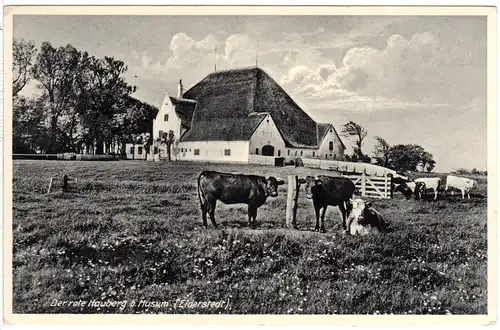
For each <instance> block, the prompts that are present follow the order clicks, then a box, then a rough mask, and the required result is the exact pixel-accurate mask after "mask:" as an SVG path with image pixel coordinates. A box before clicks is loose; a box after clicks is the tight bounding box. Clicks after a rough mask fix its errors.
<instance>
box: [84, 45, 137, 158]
mask: <svg viewBox="0 0 500 330" xmlns="http://www.w3.org/2000/svg"><path fill="white" fill-rule="evenodd" d="M80 67H81V70H80V72H79V75H78V78H77V79H76V85H77V87H76V95H77V100H78V101H77V106H76V107H77V109H78V112H79V113H80V116H81V117H82V125H83V126H84V127H85V129H86V134H85V137H84V139H85V141H86V142H87V143H90V144H96V145H97V148H96V153H102V151H103V146H104V144H107V145H108V144H111V143H112V141H113V137H114V135H113V132H114V131H116V128H117V124H116V116H115V114H116V112H117V109H116V107H117V105H118V104H119V103H120V101H121V100H123V99H124V98H126V97H128V96H129V95H130V94H132V93H134V92H135V91H136V89H137V88H136V87H135V86H131V85H129V84H127V82H126V81H125V79H124V77H123V75H124V74H125V72H126V71H127V66H126V65H125V63H124V62H122V61H119V60H115V59H114V58H113V57H104V59H98V58H96V57H94V56H89V55H88V54H87V53H84V54H83V56H82V58H81V64H80Z"/></svg>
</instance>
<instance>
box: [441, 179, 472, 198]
mask: <svg viewBox="0 0 500 330" xmlns="http://www.w3.org/2000/svg"><path fill="white" fill-rule="evenodd" d="M476 187H477V181H476V180H472V179H468V178H462V177H459V176H454V175H448V176H447V177H446V189H445V190H446V191H448V189H449V188H455V189H458V190H460V191H461V192H462V199H464V198H465V195H467V196H468V198H469V199H470V192H471V190H472V189H475V188H476ZM451 194H452V195H453V190H452V191H451Z"/></svg>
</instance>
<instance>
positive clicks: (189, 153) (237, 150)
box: [177, 141, 249, 163]
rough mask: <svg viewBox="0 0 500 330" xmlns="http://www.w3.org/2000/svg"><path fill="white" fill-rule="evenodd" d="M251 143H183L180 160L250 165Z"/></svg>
mask: <svg viewBox="0 0 500 330" xmlns="http://www.w3.org/2000/svg"><path fill="white" fill-rule="evenodd" d="M248 147H249V141H193V142H181V143H179V146H178V148H179V149H180V151H179V153H178V154H177V159H178V160H190V161H208V162H224V163H225V162H230V163H248Z"/></svg>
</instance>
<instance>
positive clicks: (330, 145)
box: [329, 141, 333, 150]
mask: <svg viewBox="0 0 500 330" xmlns="http://www.w3.org/2000/svg"><path fill="white" fill-rule="evenodd" d="M329 149H330V150H333V142H332V141H330V142H329Z"/></svg>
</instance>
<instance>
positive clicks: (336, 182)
mask: <svg viewBox="0 0 500 330" xmlns="http://www.w3.org/2000/svg"><path fill="white" fill-rule="evenodd" d="M305 181H306V182H305V183H306V184H305V190H306V198H312V200H313V205H314V211H315V213H316V227H315V228H314V230H315V231H319V230H320V226H319V211H320V210H321V209H322V212H321V232H323V233H324V232H326V230H325V214H326V209H327V208H328V205H331V206H338V207H339V209H340V212H341V213H342V227H343V228H344V230H346V229H347V225H346V219H347V216H348V215H349V213H350V210H351V205H350V202H349V201H350V200H351V199H352V196H353V193H354V190H355V189H356V188H355V186H354V183H353V182H352V181H351V180H349V179H348V178H341V177H331V176H326V175H320V176H317V177H313V176H307V177H306V180H305Z"/></svg>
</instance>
